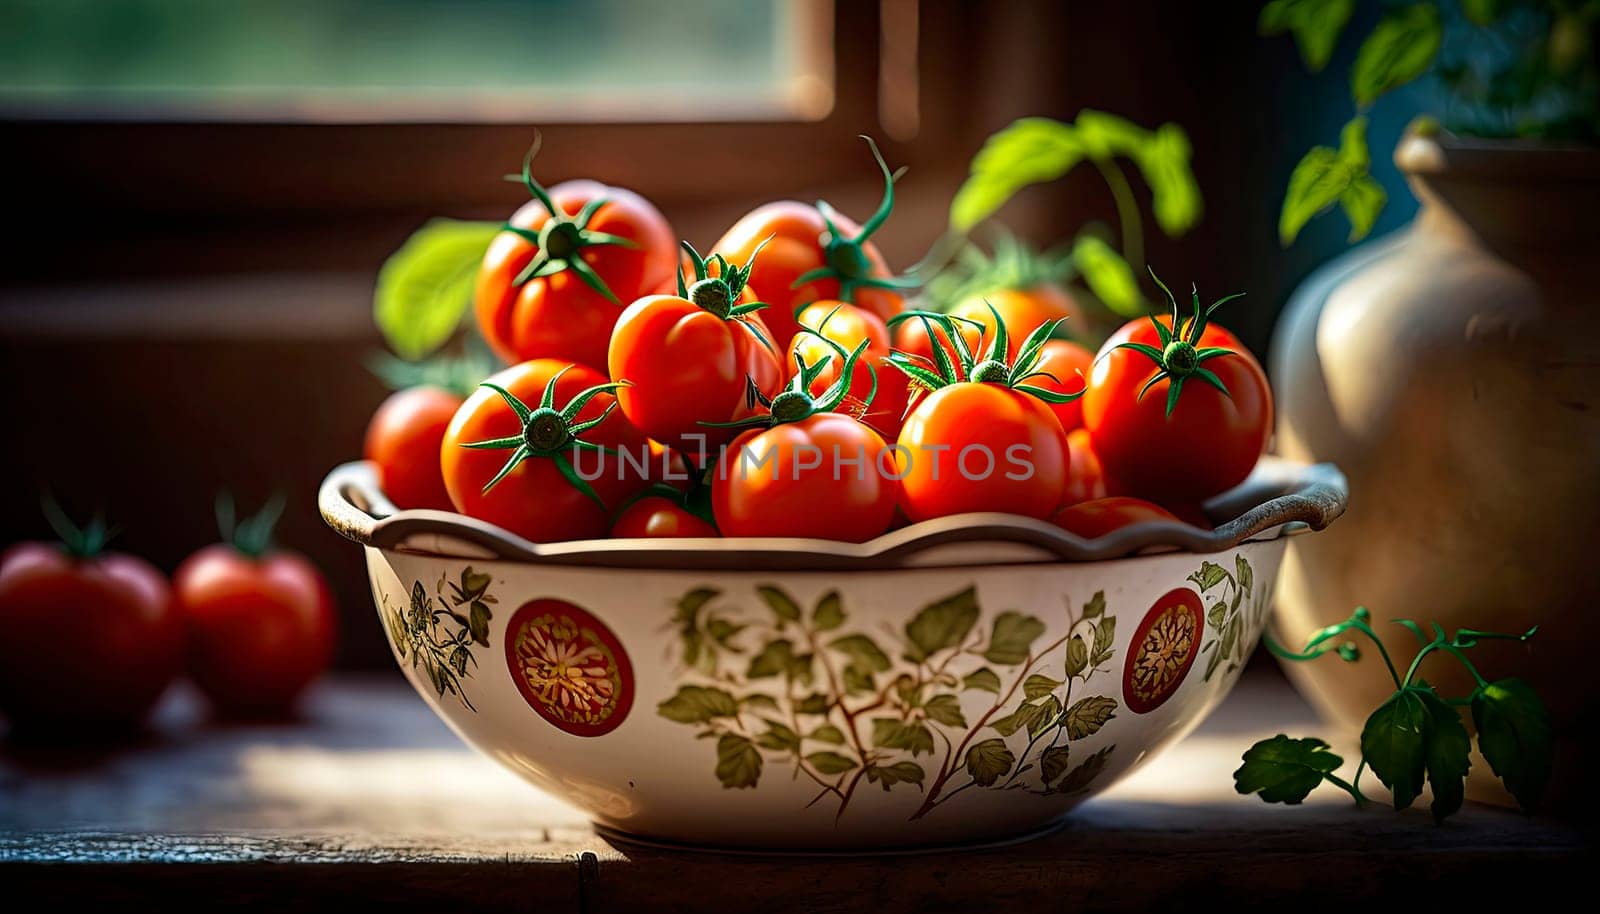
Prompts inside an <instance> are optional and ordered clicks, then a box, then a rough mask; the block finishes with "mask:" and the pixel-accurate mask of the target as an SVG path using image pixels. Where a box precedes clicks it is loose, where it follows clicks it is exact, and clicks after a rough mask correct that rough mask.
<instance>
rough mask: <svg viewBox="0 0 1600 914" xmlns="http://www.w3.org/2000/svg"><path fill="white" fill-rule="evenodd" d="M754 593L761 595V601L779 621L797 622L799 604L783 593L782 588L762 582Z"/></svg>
mask: <svg viewBox="0 0 1600 914" xmlns="http://www.w3.org/2000/svg"><path fill="white" fill-rule="evenodd" d="M756 593H758V594H760V595H761V600H762V602H764V603H766V604H767V606H768V608H770V609H771V610H772V614H773V615H774V616H777V617H778V620H779V621H781V622H799V621H800V604H798V603H796V602H795V601H794V598H793V597H791V596H789V595H788V594H787V593H785V592H784V591H783V590H782V588H778V587H774V586H772V585H770V584H764V585H762V586H760V587H757V588H756Z"/></svg>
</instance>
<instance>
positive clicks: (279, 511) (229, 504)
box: [213, 492, 284, 559]
mask: <svg viewBox="0 0 1600 914" xmlns="http://www.w3.org/2000/svg"><path fill="white" fill-rule="evenodd" d="M283 507H284V498H283V493H282V492H277V493H274V494H273V496H272V497H271V498H269V499H267V503H266V504H264V505H262V506H261V510H260V511H257V512H256V513H255V514H253V515H251V516H249V517H247V518H245V519H244V520H239V519H238V514H237V512H236V511H235V509H234V504H233V495H232V493H229V492H219V493H217V500H216V504H215V505H214V506H213V509H214V510H215V512H216V516H217V532H218V533H219V534H221V535H222V541H223V542H225V543H227V544H229V545H231V546H233V548H235V549H237V550H239V551H240V552H241V553H243V554H245V555H247V556H249V557H250V558H253V559H258V558H261V557H262V556H263V555H265V554H266V553H267V550H268V549H271V548H272V530H273V528H274V527H276V526H277V525H278V518H280V517H282V516H283Z"/></svg>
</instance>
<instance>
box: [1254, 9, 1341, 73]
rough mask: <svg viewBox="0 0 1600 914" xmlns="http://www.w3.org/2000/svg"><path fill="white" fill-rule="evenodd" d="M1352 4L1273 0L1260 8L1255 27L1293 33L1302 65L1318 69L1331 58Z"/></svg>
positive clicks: (1266, 32)
mask: <svg viewBox="0 0 1600 914" xmlns="http://www.w3.org/2000/svg"><path fill="white" fill-rule="evenodd" d="M1355 6H1356V4H1355V0H1273V2H1271V3H1268V4H1267V5H1266V6H1265V7H1263V8H1262V10H1261V18H1260V19H1258V20H1257V22H1256V28H1257V30H1258V31H1259V32H1260V33H1261V34H1263V35H1281V34H1283V33H1284V32H1289V33H1290V34H1292V35H1294V43H1295V46H1296V47H1298V48H1299V49H1300V59H1301V60H1304V61H1305V63H1306V69H1307V70H1310V71H1311V72H1313V73H1320V72H1322V69H1323V68H1324V67H1326V66H1327V65H1328V61H1329V60H1330V59H1332V58H1333V49H1334V48H1335V47H1337V46H1338V44H1339V35H1340V34H1341V33H1342V32H1343V31H1344V27H1345V25H1346V24H1348V23H1349V22H1350V14H1351V13H1353V12H1354V11H1355Z"/></svg>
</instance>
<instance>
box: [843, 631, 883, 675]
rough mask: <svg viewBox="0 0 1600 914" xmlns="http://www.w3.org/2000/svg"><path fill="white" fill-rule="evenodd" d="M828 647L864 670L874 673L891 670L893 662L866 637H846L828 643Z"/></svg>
mask: <svg viewBox="0 0 1600 914" xmlns="http://www.w3.org/2000/svg"><path fill="white" fill-rule="evenodd" d="M828 647H830V648H832V649H833V650H836V651H838V652H839V653H841V654H844V655H845V656H847V657H849V658H850V659H851V660H853V661H855V662H856V663H857V664H858V665H860V666H861V667H862V668H863V669H866V670H870V671H872V672H874V673H882V672H885V671H887V670H888V669H889V667H890V666H891V665H892V662H891V661H890V660H889V655H888V654H885V653H884V652H883V649H882V648H880V647H878V645H877V643H876V642H874V641H873V640H872V639H871V638H869V637H868V636H866V635H845V636H844V637H843V638H836V639H834V640H833V641H830V642H829V643H828Z"/></svg>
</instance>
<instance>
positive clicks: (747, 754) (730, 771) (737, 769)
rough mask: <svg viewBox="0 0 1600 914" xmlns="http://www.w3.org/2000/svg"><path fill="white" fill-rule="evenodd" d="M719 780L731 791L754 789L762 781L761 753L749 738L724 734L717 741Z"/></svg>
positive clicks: (734, 734)
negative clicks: (746, 788)
mask: <svg viewBox="0 0 1600 914" xmlns="http://www.w3.org/2000/svg"><path fill="white" fill-rule="evenodd" d="M717 780H718V781H721V782H722V786H723V787H725V788H730V789H738V788H745V787H754V786H756V782H757V781H759V780H761V752H760V751H759V750H757V749H756V747H755V744H754V743H752V742H751V741H750V740H749V739H748V738H746V737H743V736H740V735H738V734H736V733H724V734H722V736H721V737H719V738H718V739H717Z"/></svg>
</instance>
